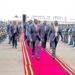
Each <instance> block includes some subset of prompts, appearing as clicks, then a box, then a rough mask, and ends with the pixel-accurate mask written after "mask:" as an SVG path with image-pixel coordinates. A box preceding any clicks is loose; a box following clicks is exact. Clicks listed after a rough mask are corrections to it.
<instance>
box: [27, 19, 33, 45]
mask: <svg viewBox="0 0 75 75" xmlns="http://www.w3.org/2000/svg"><path fill="white" fill-rule="evenodd" d="M31 25H32V20H29V21H28V22H27V23H26V37H27V43H28V46H29V45H30V29H31Z"/></svg>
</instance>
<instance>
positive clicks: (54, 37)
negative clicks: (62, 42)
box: [48, 21, 62, 59]
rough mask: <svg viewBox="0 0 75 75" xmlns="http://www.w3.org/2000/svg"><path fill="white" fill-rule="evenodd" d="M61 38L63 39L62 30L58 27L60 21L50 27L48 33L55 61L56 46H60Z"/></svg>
mask: <svg viewBox="0 0 75 75" xmlns="http://www.w3.org/2000/svg"><path fill="white" fill-rule="evenodd" d="M60 36H61V37H62V30H61V28H60V27H58V21H54V24H52V25H51V26H50V29H49V33H48V40H49V39H50V45H51V48H52V57H53V59H55V56H56V46H57V44H58V41H59V37H60Z"/></svg>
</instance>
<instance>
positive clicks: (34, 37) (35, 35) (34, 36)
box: [30, 19, 41, 59]
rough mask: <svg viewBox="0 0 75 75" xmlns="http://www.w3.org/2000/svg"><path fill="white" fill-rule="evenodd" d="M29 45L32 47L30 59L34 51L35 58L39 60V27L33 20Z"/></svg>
mask: <svg viewBox="0 0 75 75" xmlns="http://www.w3.org/2000/svg"><path fill="white" fill-rule="evenodd" d="M30 33H31V37H30V38H31V39H30V40H31V45H32V57H34V52H35V49H36V58H37V59H39V58H40V50H39V43H41V42H40V41H41V37H40V33H39V26H38V20H37V19H34V24H33V25H31V30H30Z"/></svg>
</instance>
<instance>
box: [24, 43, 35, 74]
mask: <svg viewBox="0 0 75 75" xmlns="http://www.w3.org/2000/svg"><path fill="white" fill-rule="evenodd" d="M24 45H25V42H24ZM25 50H26V54H27V57H28V61H29V68H30V71H31V74H32V75H34V73H33V70H32V66H31V62H30V58H29V55H28V51H27V48H26V45H25Z"/></svg>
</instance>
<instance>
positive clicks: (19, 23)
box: [17, 21, 22, 41]
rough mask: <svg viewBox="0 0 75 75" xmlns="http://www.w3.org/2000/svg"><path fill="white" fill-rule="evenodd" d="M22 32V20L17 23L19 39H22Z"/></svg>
mask: <svg viewBox="0 0 75 75" xmlns="http://www.w3.org/2000/svg"><path fill="white" fill-rule="evenodd" d="M21 32H22V26H21V21H19V22H18V25H17V34H18V41H19V40H20V34H21Z"/></svg>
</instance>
